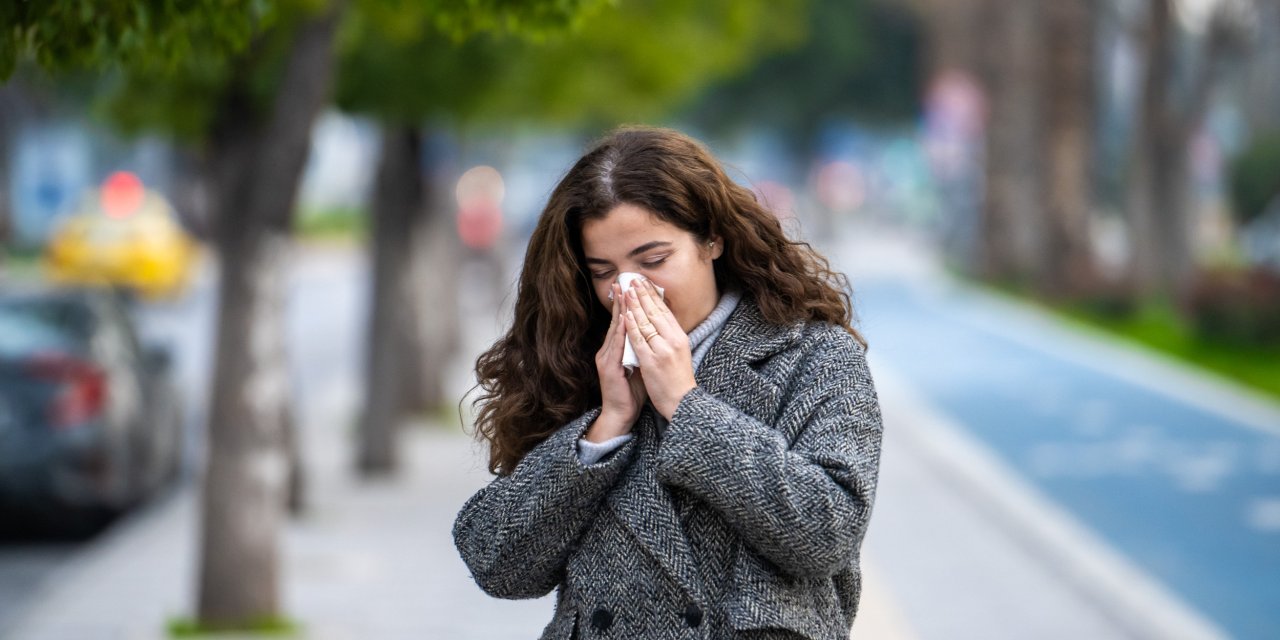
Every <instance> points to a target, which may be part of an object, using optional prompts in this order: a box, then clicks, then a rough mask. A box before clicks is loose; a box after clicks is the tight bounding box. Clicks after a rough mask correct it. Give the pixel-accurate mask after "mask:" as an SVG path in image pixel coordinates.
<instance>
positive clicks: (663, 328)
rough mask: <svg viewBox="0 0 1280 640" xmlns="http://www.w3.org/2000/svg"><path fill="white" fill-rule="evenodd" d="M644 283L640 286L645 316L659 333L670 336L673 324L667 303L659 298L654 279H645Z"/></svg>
mask: <svg viewBox="0 0 1280 640" xmlns="http://www.w3.org/2000/svg"><path fill="white" fill-rule="evenodd" d="M644 285H645V286H643V287H641V288H640V307H641V308H642V309H644V314H645V318H646V319H647V320H649V321H650V322H652V323H653V327H654V329H656V330H657V331H658V333H659V334H661V335H662V336H663V337H670V336H671V329H672V325H671V322H670V318H669V316H668V313H667V308H666V305H665V304H663V302H662V300H660V299H659V297H658V291H657V289H655V288H654V287H655V285H654V284H653V281H652V280H645V282H644Z"/></svg>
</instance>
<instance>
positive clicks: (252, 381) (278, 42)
mask: <svg viewBox="0 0 1280 640" xmlns="http://www.w3.org/2000/svg"><path fill="white" fill-rule="evenodd" d="M357 1H358V2H359V0H357ZM584 1H585V0H584ZM346 4H347V3H346V0H333V1H326V0H277V1H275V2H271V1H264V0H192V1H191V2H187V3H184V4H183V5H182V6H181V7H178V6H177V5H174V4H173V3H135V2H131V1H128V0H110V1H108V2H100V3H94V4H93V5H85V4H83V3H80V2H77V1H75V0H50V1H48V2H39V3H8V4H5V5H4V6H3V7H0V22H3V23H4V24H6V25H12V29H9V30H6V31H3V32H0V72H6V73H7V70H8V69H9V68H11V67H12V65H13V60H14V59H16V58H17V57H18V56H19V55H31V56H33V57H34V58H35V59H36V60H37V61H38V62H39V63H41V64H42V65H44V66H46V68H50V69H62V68H70V67H74V66H77V65H84V64H101V65H109V64H120V65H122V66H123V67H124V69H125V70H126V72H127V73H126V74H125V76H124V80H123V84H122V88H121V93H120V95H122V96H127V95H129V94H130V93H133V94H134V95H137V94H138V93H142V94H143V95H145V97H146V100H123V99H122V100H120V101H118V102H117V104H118V105H121V104H129V105H133V106H135V107H139V108H137V109H136V110H130V109H124V108H117V109H116V110H114V112H115V113H116V114H117V115H118V116H120V121H121V124H122V125H124V126H126V127H129V126H132V127H137V128H144V127H145V128H153V127H158V128H162V129H166V130H169V131H171V132H174V133H177V134H179V135H180V136H182V137H184V138H185V139H187V140H189V141H191V142H193V143H194V144H196V145H198V146H200V147H201V148H202V149H203V152H204V159H203V162H204V165H205V171H206V173H207V179H208V181H209V183H210V185H211V186H212V188H211V190H210V191H211V193H212V196H213V200H214V203H213V206H212V209H213V211H214V212H215V215H214V218H215V219H214V221H213V226H214V228H215V229H214V234H213V235H214V242H215V246H216V247H217V250H218V255H219V258H220V262H221V270H222V278H221V283H220V306H219V312H218V314H219V315H218V329H217V332H218V338H217V340H218V349H217V356H216V362H215V372H214V381H213V393H212V396H213V398H212V406H211V414H210V420H209V436H210V437H209V451H208V464H207V467H206V471H205V482H204V491H203V495H202V505H203V520H202V543H201V560H200V581H199V594H198V606H197V608H198V612H197V615H198V618H199V623H200V625H201V626H202V627H205V628H219V629H221V628H227V629H233V628H245V627H252V626H254V625H255V624H258V623H260V622H262V621H265V620H270V619H273V618H276V617H278V615H279V612H280V606H279V590H278V586H277V584H278V571H279V562H278V545H277V531H278V526H279V521H280V519H281V510H282V508H283V505H284V495H283V494H284V492H285V487H286V485H287V480H288V476H289V469H290V465H289V464H288V455H287V453H286V452H285V445H286V442H287V441H288V440H290V438H289V432H288V430H287V425H288V417H289V415H291V411H290V402H289V397H290V393H289V389H288V385H287V380H288V376H287V359H286V354H285V352H284V344H285V340H284V323H283V315H282V311H283V294H284V291H283V283H284V263H285V260H286V259H287V257H288V247H289V235H290V230H291V226H292V222H293V209H294V204H295V200H296V194H297V187H298V182H299V177H300V174H301V171H302V168H303V164H304V163H305V161H306V158H307V155H308V152H309V144H310V133H311V127H312V123H313V122H314V119H315V117H316V114H317V113H318V112H319V110H320V109H321V108H322V107H323V106H324V104H326V102H327V99H328V93H329V87H330V82H331V78H332V67H333V50H334V43H335V39H336V35H337V33H338V30H339V25H340V24H341V22H342V18H343V16H344V15H345V10H346V8H347V7H346ZM360 5H361V6H369V7H382V9H381V10H382V11H385V12H387V13H394V12H396V11H397V10H399V9H402V8H412V7H417V8H418V10H419V11H422V12H427V13H429V14H430V15H431V16H432V19H433V20H434V21H435V22H436V24H437V25H440V26H441V28H445V29H446V30H448V31H449V32H451V33H454V34H466V33H472V32H475V31H477V30H483V29H492V28H498V27H503V28H511V29H519V28H523V27H525V26H526V25H529V24H536V23H540V22H542V21H562V20H565V19H566V16H572V15H574V14H575V13H576V12H577V11H578V10H579V9H580V7H581V5H582V2H578V1H575V0H547V1H545V2H512V1H511V0H437V1H435V2H430V1H429V0H418V1H411V0H365V1H363V2H360ZM268 27H270V28H268Z"/></svg>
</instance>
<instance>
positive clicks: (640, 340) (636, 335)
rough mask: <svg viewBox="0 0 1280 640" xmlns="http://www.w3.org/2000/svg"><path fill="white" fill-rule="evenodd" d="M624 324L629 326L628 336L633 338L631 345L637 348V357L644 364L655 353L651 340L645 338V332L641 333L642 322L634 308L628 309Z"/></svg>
mask: <svg viewBox="0 0 1280 640" xmlns="http://www.w3.org/2000/svg"><path fill="white" fill-rule="evenodd" d="M623 324H624V325H625V326H626V327H627V337H629V338H631V346H632V347H633V348H635V350H636V358H637V359H639V360H640V363H641V365H643V364H644V362H645V361H647V360H648V359H649V358H650V357H651V356H652V355H653V349H651V348H649V341H648V340H645V339H644V334H642V333H640V323H639V322H638V321H637V320H636V315H635V311H634V310H628V311H627V314H626V321H625V322H624V323H623Z"/></svg>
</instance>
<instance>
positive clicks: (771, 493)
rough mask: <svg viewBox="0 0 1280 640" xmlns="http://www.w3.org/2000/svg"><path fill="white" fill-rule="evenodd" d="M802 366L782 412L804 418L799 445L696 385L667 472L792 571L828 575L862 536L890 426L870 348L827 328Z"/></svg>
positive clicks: (797, 420)
mask: <svg viewBox="0 0 1280 640" xmlns="http://www.w3.org/2000/svg"><path fill="white" fill-rule="evenodd" d="M841 336H844V337H841ZM846 338H847V339H846ZM798 366H799V367H800V374H799V375H798V377H797V378H796V379H795V384H794V385H793V387H792V388H794V389H795V391H794V392H793V394H792V396H791V397H790V398H788V399H787V400H786V401H785V402H784V405H783V408H782V417H781V419H780V420H779V423H780V424H783V423H785V424H799V425H801V426H800V430H799V434H798V435H797V436H796V437H795V438H794V442H793V443H792V444H791V445H790V446H789V445H788V442H787V439H786V438H785V437H784V436H783V434H782V433H781V432H779V431H778V430H777V429H775V428H772V427H770V426H768V425H765V424H763V423H761V422H760V421H759V420H756V419H755V418H753V417H751V416H749V415H747V414H744V413H743V412H741V411H739V410H738V409H737V408H736V407H734V406H732V405H730V404H728V403H726V402H724V401H722V400H720V399H719V398H716V397H715V396H714V395H712V394H711V393H709V392H707V391H705V390H703V389H702V388H700V387H696V388H694V389H693V390H692V391H690V392H689V393H688V394H687V395H686V396H685V397H684V399H682V400H681V402H680V404H679V405H678V406H677V408H676V411H675V413H674V414H673V415H672V420H671V424H670V425H669V426H668V428H667V432H666V434H665V435H664V437H663V441H662V445H661V448H660V450H659V455H658V477H659V479H660V480H661V481H662V482H664V483H666V484H668V485H672V486H679V487H682V488H684V489H686V490H688V491H690V492H692V493H693V494H694V495H696V496H698V497H700V498H701V499H703V500H705V501H706V502H707V503H708V504H709V505H710V506H711V507H712V508H714V509H716V510H717V511H718V512H720V513H721V514H722V515H723V516H724V517H725V518H726V519H727V520H728V521H729V522H730V523H731V524H732V525H733V526H735V528H736V529H737V531H738V532H739V533H740V535H742V537H743V539H744V541H745V542H746V543H747V544H748V545H750V546H751V547H752V548H753V549H754V550H755V551H756V552H757V553H759V554H760V555H761V556H763V557H764V558H766V559H767V560H769V561H770V562H772V563H773V564H774V565H776V566H777V567H778V568H779V569H781V570H782V571H783V572H785V573H787V574H790V575H792V576H795V577H819V576H828V575H832V574H834V573H836V572H837V571H839V570H841V569H843V568H845V567H847V566H849V563H850V562H851V561H852V560H853V559H854V558H855V557H856V555H857V553H858V548H859V547H860V546H861V544H862V539H863V536H864V534H865V533H866V528H867V522H868V520H869V518H870V516H871V507H872V502H873V501H874V498H875V489H876V481H877V479H878V475H879V460H880V444H881V437H882V433H883V425H882V423H881V415H880V406H879V401H878V398H877V395H876V390H875V386H874V384H873V381H872V378H871V372H870V370H869V368H868V367H867V361H866V352H865V349H864V348H863V346H862V345H861V343H858V342H856V341H854V340H853V338H852V336H849V335H848V334H847V333H845V332H844V331H842V330H841V331H840V332H839V334H838V335H837V334H835V333H834V332H829V333H827V334H826V336H825V337H824V338H823V339H821V340H818V341H817V344H816V345H814V347H813V348H811V349H810V351H809V355H808V356H807V357H806V358H804V360H803V361H802V363H801V364H800V365H798Z"/></svg>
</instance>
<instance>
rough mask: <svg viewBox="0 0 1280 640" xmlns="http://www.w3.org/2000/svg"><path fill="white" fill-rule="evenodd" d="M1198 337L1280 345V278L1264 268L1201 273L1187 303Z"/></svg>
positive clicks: (1248, 343)
mask: <svg viewBox="0 0 1280 640" xmlns="http://www.w3.org/2000/svg"><path fill="white" fill-rule="evenodd" d="M1184 309H1185V310H1186V311H1187V313H1188V315H1189V316H1190V319H1191V321H1192V326H1193V327H1194V329H1195V333H1196V335H1197V336H1198V337H1200V338H1201V339H1203V340H1206V341H1214V342H1220V343H1226V344H1236V345H1242V346H1243V345H1253V346H1266V345H1277V344H1280V275H1278V274H1276V273H1274V272H1272V271H1270V270H1267V269H1264V268H1261V267H1253V268H1250V269H1213V270H1208V271H1203V272H1201V273H1200V274H1199V275H1198V276H1197V277H1196V279H1195V281H1194V283H1193V284H1192V286H1191V289H1190V293H1189V294H1188V296H1187V298H1186V300H1185V301H1184Z"/></svg>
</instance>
